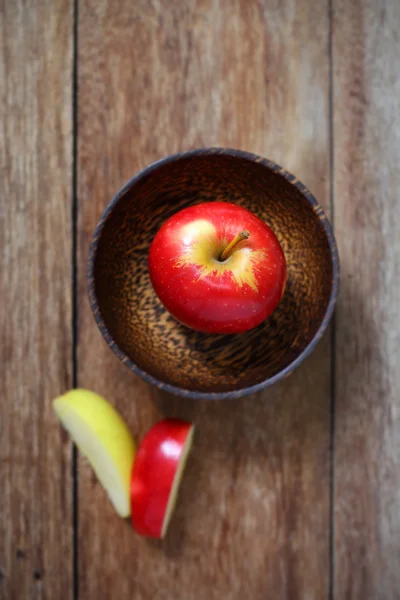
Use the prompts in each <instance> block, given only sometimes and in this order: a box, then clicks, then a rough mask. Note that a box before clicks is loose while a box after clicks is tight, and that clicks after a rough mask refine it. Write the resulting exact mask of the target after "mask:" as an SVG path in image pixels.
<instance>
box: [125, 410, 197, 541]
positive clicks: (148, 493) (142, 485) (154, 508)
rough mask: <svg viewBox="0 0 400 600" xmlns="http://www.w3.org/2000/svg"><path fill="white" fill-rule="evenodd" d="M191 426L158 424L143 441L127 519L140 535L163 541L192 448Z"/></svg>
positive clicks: (172, 422) (173, 421) (176, 421)
mask: <svg viewBox="0 0 400 600" xmlns="http://www.w3.org/2000/svg"><path fill="white" fill-rule="evenodd" d="M193 431H194V426H193V425H192V424H191V423H187V422H186V421H181V420H179V419H165V420H164V421H160V422H159V423H157V424H156V425H154V427H152V429H150V431H149V432H148V433H147V434H146V436H145V437H144V439H143V441H142V443H141V444H140V446H139V449H138V451H137V454H136V458H135V462H134V465H133V469H132V479H131V516H132V525H133V527H134V529H135V530H136V531H137V532H138V533H139V534H141V535H144V536H147V537H152V538H157V539H160V538H163V537H164V536H165V534H166V532H167V528H168V524H169V521H170V519H171V516H172V513H173V510H174V506H175V503H176V499H177V495H178V489H179V484H180V481H181V478H182V475H183V471H184V468H185V464H186V460H187V457H188V455H189V451H190V448H191V445H192V438H193Z"/></svg>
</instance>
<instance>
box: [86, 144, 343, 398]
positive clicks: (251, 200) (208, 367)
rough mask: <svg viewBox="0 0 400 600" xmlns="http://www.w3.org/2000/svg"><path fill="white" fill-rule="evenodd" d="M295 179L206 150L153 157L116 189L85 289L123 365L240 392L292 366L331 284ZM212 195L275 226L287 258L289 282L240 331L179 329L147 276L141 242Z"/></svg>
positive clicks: (327, 255)
mask: <svg viewBox="0 0 400 600" xmlns="http://www.w3.org/2000/svg"><path fill="white" fill-rule="evenodd" d="M294 179H295V178H294V177H293V176H292V175H290V174H288V173H287V172H286V171H284V169H282V168H281V167H279V166H277V165H275V164H274V163H271V162H270V161H268V160H266V159H262V158H261V157H258V156H253V155H250V154H248V153H244V152H241V151H237V150H222V149H209V150H207V149H205V150H198V151H194V152H190V153H186V154H182V155H178V156H173V157H169V158H167V159H165V160H163V161H160V162H159V163H156V164H155V165H152V166H150V167H149V168H148V169H145V170H144V171H143V172H141V173H139V174H138V175H137V176H136V177H133V178H132V179H131V181H130V182H128V183H127V184H126V185H125V186H124V188H123V189H122V190H121V191H120V192H118V194H117V195H116V196H115V197H114V199H113V200H112V201H111V202H110V204H109V206H108V207H107V209H106V211H105V213H104V214H103V216H102V217H101V219H100V222H99V225H98V226H97V228H96V231H95V233H94V242H93V244H92V247H91V251H90V257H89V293H90V298H91V303H92V307H93V309H94V313H95V317H96V320H97V322H98V324H99V327H100V330H101V331H102V333H103V335H104V336H105V338H106V340H107V342H108V343H109V345H110V347H111V348H112V349H113V350H114V351H115V352H116V353H117V355H118V356H119V357H120V358H121V359H122V360H124V359H125V364H127V366H129V367H131V368H133V369H134V370H135V371H136V372H137V373H139V374H141V375H143V376H144V377H145V378H149V376H150V377H151V378H152V381H154V382H155V383H156V385H158V386H159V387H164V388H166V387H167V386H168V385H170V386H173V387H174V388H175V390H174V391H176V392H177V393H182V394H185V395H193V396H194V395H195V394H196V393H200V394H207V393H208V394H212V397H215V396H216V395H218V394H219V393H221V392H222V393H232V394H233V393H234V394H236V395H241V394H242V393H244V392H245V391H248V388H249V387H250V388H253V387H254V386H257V385H259V384H260V385H261V384H263V383H265V382H266V381H268V380H271V381H274V379H277V378H278V377H279V376H281V375H282V376H283V375H285V369H286V368H288V367H289V368H290V367H291V365H292V364H293V368H294V364H296V361H297V362H298V361H299V359H301V357H302V355H303V354H305V353H306V352H307V351H309V348H308V347H309V345H310V344H311V345H312V344H314V343H315V341H316V337H318V336H320V335H321V334H322V331H319V329H320V328H321V325H322V324H323V322H324V319H325V318H326V314H327V312H329V313H331V311H332V309H333V305H334V302H335V300H336V293H337V285H338V260H337V255H336V248H335V243H334V240H333V236H332V232H331V230H330V228H329V225H328V223H327V221H326V217H325V215H324V214H323V212H322V209H321V208H320V207H319V205H318V204H317V202H316V201H315V199H314V198H313V197H312V196H311V194H310V193H309V192H308V191H307V190H306V189H305V188H304V186H303V185H302V184H300V183H299V182H297V180H296V181H295V182H294V183H292V182H293V181H294ZM213 201H226V202H231V203H234V204H237V205H240V206H243V207H244V208H246V209H248V210H250V211H251V212H252V213H253V214H255V215H257V216H258V217H259V218H260V219H262V220H263V221H264V222H265V223H267V224H268V225H269V226H270V227H271V229H272V230H273V231H274V233H275V234H276V236H277V238H278V240H279V242H280V244H281V246H282V248H283V251H284V254H285V258H286V263H287V274H288V279H287V284H286V289H285V293H284V296H283V298H282V300H281V302H280V304H279V306H278V308H277V309H276V310H275V311H274V313H273V314H272V315H271V316H270V317H269V318H268V319H266V320H265V321H264V322H263V323H262V324H261V325H259V326H258V327H256V328H254V329H252V330H250V331H248V332H245V333H242V334H236V335H209V334H202V333H199V332H195V331H193V330H191V329H188V328H187V327H184V326H183V325H181V324H180V323H178V322H177V321H176V320H175V319H174V318H173V317H172V316H171V315H170V314H169V313H168V312H167V311H166V310H165V309H164V308H163V306H162V305H161V303H160V300H159V299H158V297H157V295H156V294H155V292H154V290H153V287H152V285H151V281H150V277H149V272H148V251H149V248H150V244H151V242H152V240H153V238H154V236H155V234H156V233H157V231H158V229H159V228H160V227H161V225H162V224H163V223H164V222H165V221H166V219H168V218H169V217H170V216H171V215H172V214H174V213H176V212H177V211H179V210H181V209H183V208H186V207H188V206H191V205H193V204H199V203H201V202H213ZM326 324H327V322H326V319H325V326H326ZM317 333H318V335H317ZM191 392H192V394H191Z"/></svg>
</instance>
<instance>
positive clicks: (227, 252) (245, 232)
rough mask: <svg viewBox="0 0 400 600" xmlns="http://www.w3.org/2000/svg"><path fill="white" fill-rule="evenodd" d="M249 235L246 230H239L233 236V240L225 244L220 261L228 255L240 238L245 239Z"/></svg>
mask: <svg viewBox="0 0 400 600" xmlns="http://www.w3.org/2000/svg"><path fill="white" fill-rule="evenodd" d="M249 237H250V232H249V231H247V230H244V231H241V232H240V233H238V234H237V236H236V237H234V238H233V240H232V241H231V242H230V243H229V244H228V245H227V247H226V248H225V250H224V251H223V252H222V254H221V256H220V259H219V260H220V261H224V260H226V259H227V258H228V256H230V254H231V252H232V250H233V248H234V247H235V246H236V245H237V244H238V243H239V242H241V241H242V240H247V239H248V238H249Z"/></svg>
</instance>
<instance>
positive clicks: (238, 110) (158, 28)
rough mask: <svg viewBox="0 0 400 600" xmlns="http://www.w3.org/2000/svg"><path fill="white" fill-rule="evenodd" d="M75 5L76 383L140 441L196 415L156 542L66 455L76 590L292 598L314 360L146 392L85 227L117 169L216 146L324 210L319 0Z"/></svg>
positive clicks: (308, 581) (302, 529) (316, 509)
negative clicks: (237, 391) (271, 167)
mask: <svg viewBox="0 0 400 600" xmlns="http://www.w3.org/2000/svg"><path fill="white" fill-rule="evenodd" d="M308 8H309V3H308V2H307V1H306V0H304V1H302V2H294V0H285V1H283V2H279V3H278V2H275V1H274V0H271V1H265V2H259V3H255V2H254V3H251V2H250V3H248V2H246V1H245V0H242V1H239V0H235V1H229V2H228V0H221V1H216V0H215V1H213V0H199V1H195V0H189V1H185V2H184V1H183V0H182V1H177V2H174V3H169V4H168V8H166V5H165V4H163V3H160V2H155V1H154V2H147V0H146V1H144V0H140V1H137V2H135V3H131V2H127V1H126V2H118V3H114V2H111V0H109V1H107V0H96V1H94V0H84V1H83V2H81V3H80V14H79V139H78V144H79V153H78V155H79V175H78V178H79V315H80V317H79V385H81V386H85V387H89V388H93V389H95V390H96V391H98V392H100V393H102V394H104V395H105V396H106V397H108V398H109V399H110V400H112V401H113V402H114V404H115V405H116V406H117V408H118V409H119V410H120V411H121V412H122V414H123V415H124V416H125V417H126V419H127V421H128V422H129V424H130V426H131V427H132V429H133V431H134V432H135V434H136V436H137V437H138V438H139V439H141V438H142V437H143V435H144V433H145V431H146V429H147V428H148V427H149V426H150V425H151V424H152V423H153V422H154V421H155V420H156V419H158V418H159V417H160V416H161V415H164V414H167V415H178V416H181V417H183V418H188V419H192V420H193V421H195V422H196V424H197V426H198V427H197V434H196V439H195V444H194V450H193V454H192V455H191V457H190V461H189V464H188V469H187V472H186V476H185V479H184V482H183V486H182V490H181V495H180V501H179V505H178V508H177V511H176V513H175V515H174V517H173V520H172V523H171V528H170V532H169V534H168V537H167V539H166V540H165V541H164V542H162V543H153V542H150V541H148V540H145V539H140V538H139V537H138V536H136V535H135V534H134V533H133V532H132V530H131V528H130V524H129V523H124V522H121V521H119V520H118V519H117V518H116V517H115V516H114V514H113V512H112V509H111V507H110V505H109V503H108V502H107V499H106V497H105V495H104V493H103V491H102V490H101V489H100V487H99V485H98V483H97V482H96V480H95V478H94V477H93V476H92V474H91V472H90V469H89V467H88V465H87V464H86V463H85V462H84V461H83V460H81V461H80V474H79V482H80V483H79V565H80V573H79V575H80V577H79V581H80V597H82V598H84V599H87V598H98V599H102V598H110V597H115V598H128V597H133V598H135V599H137V600H147V599H152V600H154V599H169V598H171V597H173V598H175V599H176V600H178V599H185V600H190V599H196V600H202V599H210V600H212V599H217V598H218V599H220V598H230V599H233V600H234V599H243V598H252V599H254V600H257V599H260V600H261V599H263V600H264V599H265V598H274V599H277V598H288V599H289V598H290V599H291V600H293V599H296V598H307V599H309V600H312V599H315V600H320V599H323V598H327V597H328V590H329V439H330V436H329V431H330V353H329V343H328V338H325V339H324V340H323V342H322V343H321V344H320V346H319V347H318V349H317V351H316V352H315V353H314V355H313V356H312V358H310V359H309V360H308V361H307V362H306V364H305V365H304V366H303V367H302V368H301V370H299V371H298V372H296V373H295V374H294V375H293V376H292V378H290V379H288V380H287V381H285V382H284V383H282V384H281V385H279V386H277V387H276V388H275V389H273V390H270V391H267V392H265V394H263V395H260V396H258V397H254V398H248V399H246V400H244V401H240V402H228V403H221V404H215V403H201V402H190V401H187V400H186V401H183V400H178V399H173V398H169V397H167V396H165V395H161V394H159V393H157V392H155V391H154V390H153V389H151V388H150V387H148V386H147V385H146V384H144V383H143V382H142V381H140V380H139V379H137V378H135V377H134V376H133V375H132V374H131V373H130V372H129V371H128V370H127V369H126V368H125V367H124V366H123V365H122V364H120V363H119V362H118V361H117V359H116V358H115V357H114V356H113V355H112V353H111V352H110V351H109V350H108V348H107V347H106V345H105V343H104V342H103V341H102V340H101V337H100V334H99V332H98V331H97V329H96V325H95V323H94V320H93V317H92V315H91V314H90V309H89V304H88V300H87V289H86V259H87V251H88V245H89V241H90V236H91V233H92V231H93V229H94V227H95V224H96V222H97V219H98V217H99V215H100V213H101V211H102V209H103V208H104V206H105V205H106V203H107V202H108V201H109V200H110V198H111V197H112V195H113V194H114V192H115V191H116V190H117V189H118V187H119V186H120V185H121V184H122V182H123V181H125V180H126V179H128V178H129V177H130V176H131V175H132V174H133V173H134V172H136V171H137V170H138V169H140V168H142V167H143V166H145V165H146V164H148V163H150V162H152V161H154V160H156V159H158V158H160V157H162V156H164V155H166V154H169V153H172V152H175V151H178V150H182V149H188V148H193V147H196V146H211V145H223V146H231V147H238V148H242V149H247V150H251V151H253V152H256V153H259V154H261V155H264V156H267V157H269V158H271V159H273V160H276V161H277V162H280V163H282V164H283V165H284V166H285V167H286V168H288V169H290V170H291V171H292V172H294V173H295V174H296V175H297V176H298V177H299V178H301V179H303V180H304V183H306V184H307V185H308V186H309V187H310V188H311V190H312V191H313V192H314V193H315V195H316V196H317V198H318V199H319V201H320V202H321V203H322V204H323V205H324V207H325V208H328V206H329V184H330V181H329V140H328V129H329V128H328V87H329V85H328V80H329V77H328V72H329V65H328V31H329V24H328V5H327V2H321V3H316V4H315V6H314V5H313V10H312V12H310V11H309V10H308Z"/></svg>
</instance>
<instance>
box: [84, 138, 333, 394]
mask: <svg viewBox="0 0 400 600" xmlns="http://www.w3.org/2000/svg"><path fill="white" fill-rule="evenodd" d="M206 155H207V156H210V155H214V156H215V155H225V156H231V157H233V158H241V159H245V160H248V161H250V162H256V163H259V164H260V165H262V166H264V167H266V168H267V169H269V170H270V171H273V172H274V173H275V174H276V175H278V176H280V177H283V178H284V179H286V181H288V182H289V183H290V184H291V185H294V186H295V187H296V188H297V189H298V190H299V191H300V193H301V194H302V195H303V196H304V197H305V199H306V200H307V201H308V202H309V204H310V205H311V207H312V209H313V210H314V213H315V214H316V216H317V218H318V219H319V221H320V223H321V225H322V227H323V229H324V231H325V234H326V237H327V240H328V244H329V249H330V254H331V260H332V274H333V280H332V288H331V294H330V298H329V302H328V306H327V308H326V311H325V314H324V317H323V319H322V321H321V323H320V326H319V327H318V329H317V331H316V332H315V334H314V336H313V338H312V339H311V341H310V342H309V343H308V344H307V346H306V347H305V348H304V349H303V350H302V351H301V353H300V354H299V355H298V356H297V357H296V358H295V359H294V360H293V361H292V362H291V363H289V364H288V365H287V366H286V367H285V368H284V369H282V370H281V371H279V372H278V373H275V375H272V376H271V377H268V378H267V379H265V380H264V381H261V382H260V383H256V384H254V385H251V386H247V387H244V388H241V389H239V390H231V391H227V392H200V391H196V390H189V389H185V388H181V387H178V386H176V385H173V384H170V383H166V382H163V381H161V380H159V379H157V378H156V377H154V376H153V375H150V373H148V372H147V371H145V370H144V369H142V368H141V367H139V366H138V365H137V364H136V363H134V362H133V361H132V359H130V358H129V357H128V356H127V355H126V354H125V352H123V351H122V350H121V349H120V348H119V346H118V345H117V344H116V342H115V341H114V339H113V337H112V335H111V334H110V332H109V331H108V328H107V326H106V324H105V322H104V320H103V317H102V316H101V313H100V308H99V304H98V301H97V295H96V290H95V277H94V267H95V261H96V255H97V249H98V245H99V241H100V238H101V234H102V232H103V229H104V226H105V224H106V222H107V220H108V218H109V217H110V215H111V213H112V211H113V210H114V208H115V207H116V206H117V204H118V203H119V202H120V201H121V200H122V199H123V198H124V196H125V194H126V193H127V192H128V191H129V190H131V189H132V188H133V187H134V186H135V185H136V184H137V183H139V182H140V181H141V180H142V179H144V178H145V177H147V176H148V175H150V174H151V173H153V172H154V171H156V170H157V169H159V168H160V167H161V166H164V165H166V164H169V163H173V162H177V161H179V160H182V159H184V158H191V157H193V156H206ZM339 277H340V274H339V255H338V249H337V244H336V241H335V236H334V233H333V229H332V226H331V224H330V223H329V221H328V218H327V216H326V215H325V212H324V210H323V209H322V207H321V206H320V204H319V203H318V202H317V200H316V199H315V197H314V196H313V194H312V193H311V192H310V191H309V190H308V188H307V187H306V186H305V185H304V184H303V183H301V182H300V181H299V180H298V179H297V178H296V177H295V176H294V175H292V173H290V172H289V171H287V170H286V169H284V168H283V167H281V166H280V165H278V164H277V163H275V162H273V161H271V160H270V159H267V158H264V157H262V156H259V155H257V154H253V153H251V152H247V151H244V150H236V149H231V148H222V147H210V148H197V149H195V150H189V151H186V152H178V153H175V154H170V155H168V156H166V157H164V158H161V159H160V160H157V161H155V162H153V163H151V164H149V165H148V166H147V167H145V168H144V169H141V170H140V171H138V172H137V173H136V174H135V175H133V177H131V178H130V179H129V180H128V181H127V182H126V183H125V184H124V185H123V186H122V187H121V188H120V189H119V190H118V191H117V193H116V194H115V195H114V197H113V198H112V199H111V200H110V202H109V203H108V204H107V206H106V208H105V209H104V211H103V213H102V215H101V216H100V219H99V220H98V223H97V225H96V228H95V230H94V233H93V237H92V241H91V244H90V248H89V258H88V268H87V278H88V291H89V301H90V306H91V309H92V312H93V315H94V318H95V321H96V323H97V326H98V328H99V330H100V332H101V334H102V336H103V338H104V340H105V341H106V342H107V344H108V346H109V347H110V348H111V350H112V351H113V352H114V354H116V355H117V356H118V358H119V359H120V360H121V361H122V363H124V364H125V365H126V366H127V367H128V368H129V369H130V370H131V371H133V372H134V373H135V374H136V375H139V376H140V377H141V378H142V379H144V380H145V381H146V382H148V383H150V384H152V385H153V386H155V387H156V388H158V389H159V390H164V391H166V392H170V393H172V394H175V395H178V396H183V397H185V398H192V399H196V400H228V399H235V398H241V397H243V396H248V395H250V394H255V393H257V392H260V391H261V390H263V389H265V388H268V387H270V386H271V385H273V384H275V383H277V382H278V381H281V380H282V379H285V378H286V377H288V376H289V375H291V373H292V372H293V371H294V370H295V369H296V368H297V367H298V366H299V365H300V364H301V363H302V362H303V361H304V360H305V359H306V358H307V357H308V356H309V355H310V354H311V352H312V351H313V350H314V348H315V346H316V345H317V344H318V342H319V341H320V339H321V338H322V336H323V334H324V332H325V330H326V328H327V326H328V324H329V321H330V319H331V317H332V314H333V311H334V309H335V305H336V300H337V296H338V289H339Z"/></svg>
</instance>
